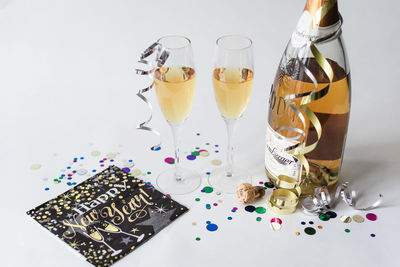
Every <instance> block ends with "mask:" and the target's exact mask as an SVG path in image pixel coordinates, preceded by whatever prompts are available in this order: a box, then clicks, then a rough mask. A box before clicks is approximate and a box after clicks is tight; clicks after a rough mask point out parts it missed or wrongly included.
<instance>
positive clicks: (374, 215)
mask: <svg viewBox="0 0 400 267" xmlns="http://www.w3.org/2000/svg"><path fill="white" fill-rule="evenodd" d="M365 217H366V218H367V219H368V220H370V221H376V220H378V216H376V214H374V213H367V215H365Z"/></svg>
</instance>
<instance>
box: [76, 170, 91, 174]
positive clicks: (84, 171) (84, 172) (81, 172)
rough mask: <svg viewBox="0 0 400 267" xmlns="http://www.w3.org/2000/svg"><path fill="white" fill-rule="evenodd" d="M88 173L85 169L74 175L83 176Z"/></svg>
mask: <svg viewBox="0 0 400 267" xmlns="http://www.w3.org/2000/svg"><path fill="white" fill-rule="evenodd" d="M87 172H88V171H87V170H86V169H79V170H78V171H77V172H76V173H77V174H78V175H85V174H86V173H87Z"/></svg>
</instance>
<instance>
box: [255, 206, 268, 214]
mask: <svg viewBox="0 0 400 267" xmlns="http://www.w3.org/2000/svg"><path fill="white" fill-rule="evenodd" d="M266 211H267V209H266V208H264V207H257V208H256V210H255V212H257V213H258V214H264V213H265V212H266Z"/></svg>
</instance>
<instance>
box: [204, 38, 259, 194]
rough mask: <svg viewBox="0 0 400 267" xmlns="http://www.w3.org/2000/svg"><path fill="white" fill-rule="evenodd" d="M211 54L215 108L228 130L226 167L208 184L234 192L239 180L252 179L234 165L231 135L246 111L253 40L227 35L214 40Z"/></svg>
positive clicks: (212, 176)
mask: <svg viewBox="0 0 400 267" xmlns="http://www.w3.org/2000/svg"><path fill="white" fill-rule="evenodd" d="M216 43H217V45H216V50H215V57H214V73H213V85H214V94H215V99H216V102H217V105H218V109H219V111H220V113H221V115H222V118H223V119H224V121H225V123H226V127H227V132H228V149H227V164H226V166H224V167H222V168H219V169H216V170H215V171H213V172H212V174H211V175H210V176H209V177H208V182H209V183H210V185H211V186H213V187H214V188H216V189H218V190H219V191H222V192H225V193H234V192H235V188H236V187H237V185H238V184H239V183H244V182H251V175H250V174H249V173H247V172H246V171H244V170H241V169H237V168H236V167H235V166H234V164H233V144H232V140H233V139H232V138H233V134H234V131H235V127H236V124H237V120H238V119H239V118H240V117H242V115H243V113H244V111H245V110H246V107H247V104H248V102H249V99H250V94H251V91H252V88H253V76H254V72H253V71H254V66H253V64H254V63H253V50H252V41H251V40H250V39H249V38H247V37H244V36H239V35H228V36H222V37H220V38H219V39H217V42H216Z"/></svg>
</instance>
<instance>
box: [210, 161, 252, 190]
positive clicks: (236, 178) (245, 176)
mask: <svg viewBox="0 0 400 267" xmlns="http://www.w3.org/2000/svg"><path fill="white" fill-rule="evenodd" d="M208 183H209V184H210V185H211V186H212V187H213V188H214V189H215V190H217V191H220V192H223V193H228V194H233V193H235V191H236V188H237V186H238V185H239V184H241V183H250V184H251V175H250V174H249V173H248V172H246V171H244V170H241V169H234V170H233V174H232V176H231V177H228V176H227V175H226V168H225V167H221V168H218V169H216V170H214V171H213V172H212V173H211V175H210V176H209V177H208Z"/></svg>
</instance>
